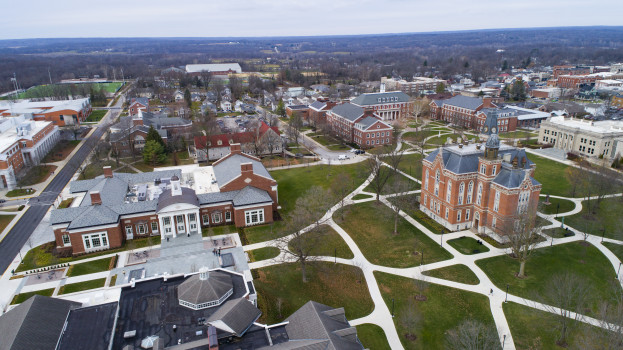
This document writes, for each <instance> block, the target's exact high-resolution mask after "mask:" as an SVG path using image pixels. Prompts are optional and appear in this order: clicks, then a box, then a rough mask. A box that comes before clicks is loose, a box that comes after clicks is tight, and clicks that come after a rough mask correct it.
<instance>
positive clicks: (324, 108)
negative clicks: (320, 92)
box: [308, 98, 337, 126]
mask: <svg viewBox="0 0 623 350" xmlns="http://www.w3.org/2000/svg"><path fill="white" fill-rule="evenodd" d="M335 105H337V103H336V102H332V101H330V100H329V99H328V98H319V99H318V100H316V101H314V103H312V104H310V105H309V117H308V121H309V123H310V124H311V125H314V126H315V125H318V124H322V123H324V122H325V121H326V120H327V112H328V111H329V110H331V108H333V107H335Z"/></svg>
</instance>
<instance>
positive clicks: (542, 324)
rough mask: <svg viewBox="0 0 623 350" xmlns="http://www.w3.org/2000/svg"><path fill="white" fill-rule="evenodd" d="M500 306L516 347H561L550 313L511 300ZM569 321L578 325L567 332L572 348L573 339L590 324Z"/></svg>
mask: <svg viewBox="0 0 623 350" xmlns="http://www.w3.org/2000/svg"><path fill="white" fill-rule="evenodd" d="M502 307H503V309H504V315H505V316H506V320H507V321H508V326H509V327H510V330H511V333H512V334H513V340H514V342H515V346H516V347H517V349H552V350H560V349H563V348H562V347H560V346H558V345H557V344H556V339H557V337H558V332H557V330H556V326H557V322H556V321H555V319H554V318H553V315H552V314H550V313H548V312H545V311H541V310H537V309H533V308H531V307H528V306H524V305H520V304H516V303H513V302H508V303H504V304H503V305H502ZM570 323H571V324H572V325H576V326H578V327H579V328H578V329H576V330H574V331H572V332H569V333H568V334H569V336H568V338H567V339H568V340H567V342H568V344H569V345H570V346H571V348H572V349H573V348H575V347H573V344H574V341H575V340H576V339H577V338H578V336H579V335H580V334H581V333H582V332H583V331H586V330H588V329H590V327H591V326H589V325H587V324H586V323H582V322H578V323H577V324H576V323H575V321H570ZM595 349H599V348H595Z"/></svg>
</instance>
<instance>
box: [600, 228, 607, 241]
mask: <svg viewBox="0 0 623 350" xmlns="http://www.w3.org/2000/svg"><path fill="white" fill-rule="evenodd" d="M605 235H606V228H605V227H604V228H603V229H602V230H601V243H603V242H604V236H605Z"/></svg>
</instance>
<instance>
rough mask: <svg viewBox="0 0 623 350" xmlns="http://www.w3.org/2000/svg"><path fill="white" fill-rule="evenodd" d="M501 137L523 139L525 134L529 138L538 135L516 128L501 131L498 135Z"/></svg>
mask: <svg viewBox="0 0 623 350" xmlns="http://www.w3.org/2000/svg"><path fill="white" fill-rule="evenodd" d="M498 136H499V137H500V138H502V139H522V140H525V139H526V136H530V138H533V139H534V138H537V137H538V136H539V135H538V134H535V133H533V132H530V131H526V130H517V131H511V132H503V133H501V134H499V135H498Z"/></svg>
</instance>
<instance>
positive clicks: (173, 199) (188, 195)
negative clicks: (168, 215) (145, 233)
mask: <svg viewBox="0 0 623 350" xmlns="http://www.w3.org/2000/svg"><path fill="white" fill-rule="evenodd" d="M152 202H153V201H152ZM178 203H186V204H190V205H194V206H197V207H198V206H199V199H198V198H197V194H196V193H195V191H194V190H193V189H191V188H188V187H182V194H181V195H178V196H173V195H172V194H171V190H166V191H164V192H162V193H161V194H160V196H159V197H158V206H157V207H156V211H160V210H162V209H163V208H166V207H168V206H169V205H172V204H178Z"/></svg>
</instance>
